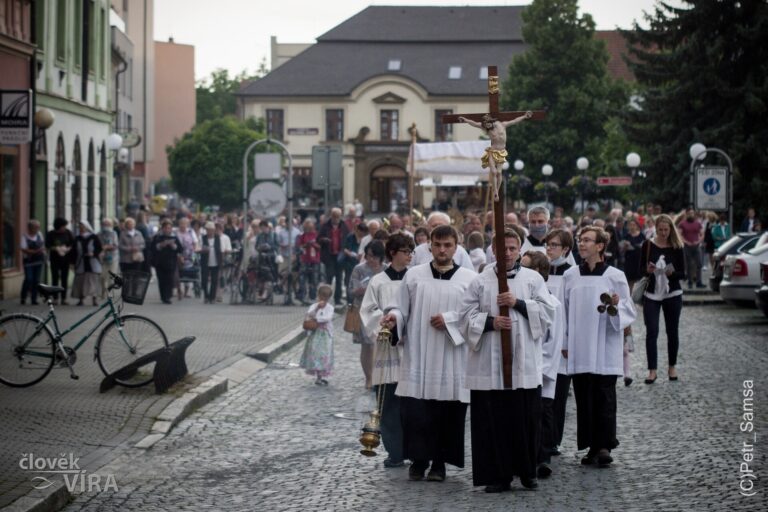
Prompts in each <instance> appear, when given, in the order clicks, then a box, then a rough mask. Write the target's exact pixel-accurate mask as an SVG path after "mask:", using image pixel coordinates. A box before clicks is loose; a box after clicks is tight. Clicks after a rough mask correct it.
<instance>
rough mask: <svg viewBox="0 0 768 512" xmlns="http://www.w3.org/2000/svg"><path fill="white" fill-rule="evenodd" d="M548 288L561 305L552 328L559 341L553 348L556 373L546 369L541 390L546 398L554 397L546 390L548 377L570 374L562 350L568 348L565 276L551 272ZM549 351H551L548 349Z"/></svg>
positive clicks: (554, 377)
mask: <svg viewBox="0 0 768 512" xmlns="http://www.w3.org/2000/svg"><path fill="white" fill-rule="evenodd" d="M547 289H549V292H550V293H551V294H552V295H554V296H555V298H556V299H557V300H558V301H559V302H560V307H558V308H557V314H556V315H555V323H554V324H553V325H552V330H551V333H552V335H553V336H555V337H556V338H557V339H556V340H555V342H556V343H557V347H555V346H553V348H552V356H553V359H552V363H553V366H554V374H550V373H548V372H546V371H545V377H544V378H545V382H544V387H543V388H542V390H541V394H542V396H544V397H546V398H552V397H550V396H548V395H547V394H545V392H546V391H548V385H549V384H548V383H547V382H546V379H547V377H549V378H550V379H552V380H553V381H556V380H557V374H558V373H561V374H563V375H568V360H567V359H566V358H564V357H563V354H562V350H565V348H566V342H565V322H566V317H565V279H564V278H563V276H554V275H552V274H550V275H549V278H547ZM558 340H559V341H558ZM547 352H549V351H548V350H547ZM545 366H546V365H545ZM550 370H551V368H550ZM551 385H552V390H551V392H552V393H554V382H552V383H551Z"/></svg>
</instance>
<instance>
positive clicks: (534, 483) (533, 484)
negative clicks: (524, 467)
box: [520, 478, 539, 489]
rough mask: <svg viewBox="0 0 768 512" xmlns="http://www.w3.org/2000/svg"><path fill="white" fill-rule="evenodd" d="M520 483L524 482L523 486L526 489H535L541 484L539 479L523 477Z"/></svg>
mask: <svg viewBox="0 0 768 512" xmlns="http://www.w3.org/2000/svg"><path fill="white" fill-rule="evenodd" d="M520 483H521V484H523V487H525V488H526V489H535V488H537V487H538V486H539V481H538V480H536V479H535V478H521V479H520Z"/></svg>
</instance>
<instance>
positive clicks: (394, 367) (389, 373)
mask: <svg viewBox="0 0 768 512" xmlns="http://www.w3.org/2000/svg"><path fill="white" fill-rule="evenodd" d="M402 284H403V281H402V280H400V281H393V280H392V279H391V278H390V277H389V275H387V273H386V272H379V273H378V274H376V275H375V276H373V277H372V278H371V282H370V283H369V284H368V288H366V290H365V295H364V296H363V302H362V303H361V304H360V320H361V321H362V324H363V333H364V335H365V336H366V337H367V338H368V339H369V340H370V341H371V343H374V344H375V348H374V354H373V375H372V376H371V382H372V383H373V384H374V385H376V384H389V383H392V382H397V379H398V377H399V375H400V360H401V359H402V355H403V354H402V353H403V344H402V343H398V345H397V346H396V347H393V346H392V345H391V344H386V346H383V345H385V344H382V343H378V342H377V341H376V338H377V337H378V334H379V331H380V330H381V325H380V324H379V322H380V321H381V317H382V316H384V311H383V310H384V308H385V307H386V305H387V304H390V303H392V301H393V299H394V298H395V296H396V295H397V294H398V292H399V291H400V285H402Z"/></svg>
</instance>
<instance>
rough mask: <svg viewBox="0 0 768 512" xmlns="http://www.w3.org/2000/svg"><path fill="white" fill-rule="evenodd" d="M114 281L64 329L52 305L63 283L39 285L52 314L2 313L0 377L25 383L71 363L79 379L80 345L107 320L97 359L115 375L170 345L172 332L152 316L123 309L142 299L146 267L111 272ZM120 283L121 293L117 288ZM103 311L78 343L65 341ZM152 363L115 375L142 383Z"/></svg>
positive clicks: (121, 381) (5, 381) (19, 384)
mask: <svg viewBox="0 0 768 512" xmlns="http://www.w3.org/2000/svg"><path fill="white" fill-rule="evenodd" d="M110 276H111V277H112V284H111V285H110V286H109V288H108V290H109V293H108V295H107V299H106V300H105V301H104V302H103V303H102V304H101V305H100V306H99V307H98V309H96V310H95V311H92V312H91V313H88V314H87V315H86V316H85V317H83V318H81V319H80V320H79V321H77V322H76V323H74V324H73V325H71V326H70V327H67V328H66V329H65V330H63V331H62V330H60V328H59V323H58V321H57V318H56V311H55V309H54V307H53V300H52V298H53V297H56V296H57V294H59V293H61V292H63V291H64V289H63V288H61V287H59V286H48V285H44V284H41V285H38V290H39V292H40V294H41V295H42V296H43V297H44V298H45V300H46V303H47V304H48V315H47V316H46V317H45V318H40V317H38V316H35V315H31V314H27V313H13V314H10V315H5V316H3V317H0V382H2V383H3V384H6V385H8V386H13V387H27V386H31V385H33V384H36V383H38V382H40V381H41V380H43V379H44V378H45V377H46V376H47V375H48V374H49V373H50V371H51V369H53V367H54V366H57V367H59V368H69V372H70V378H72V379H78V378H79V377H78V375H77V374H76V373H75V371H74V368H73V366H74V364H75V362H76V361H77V350H78V349H79V348H80V347H82V346H83V344H84V343H85V342H86V341H87V340H88V339H89V338H90V337H91V335H93V333H95V332H96V330H97V329H98V328H99V327H101V326H102V325H104V324H105V323H106V325H105V326H104V328H103V329H102V330H101V333H100V334H99V338H98V340H97V341H96V346H95V353H94V359H96V361H97V362H98V364H99V368H101V371H102V372H104V375H107V376H109V375H111V374H113V373H115V372H116V371H117V370H119V369H121V368H123V367H125V366H127V365H128V364H130V363H132V362H133V361H135V360H136V359H138V358H140V357H142V356H144V355H146V354H148V353H150V352H152V351H155V350H157V349H160V348H167V347H168V338H167V337H166V335H165V333H164V332H163V330H162V329H161V328H160V326H159V325H157V324H156V323H155V322H154V321H153V320H150V319H149V318H146V317H144V316H141V315H136V314H125V315H123V314H121V313H122V309H123V303H124V302H127V303H131V304H142V303H143V302H144V296H145V295H146V292H147V286H148V285H149V275H148V274H146V273H144V272H126V273H125V274H124V275H123V276H118V275H115V274H113V273H111V272H110ZM120 289H122V294H121V296H120V297H119V298H113V292H114V291H115V290H120ZM99 312H104V316H103V317H102V318H101V320H99V322H98V323H97V324H96V325H95V326H93V328H91V329H90V330H89V331H88V332H87V333H86V334H85V335H84V336H83V337H82V338H81V339H80V340H79V341H78V342H77V344H76V345H75V346H74V347H69V346H65V345H64V337H65V336H66V335H67V334H69V333H71V332H72V331H73V330H75V329H77V328H78V327H79V326H80V325H82V324H83V323H84V322H86V321H88V320H89V319H90V318H92V317H94V316H96V315H97V314H98V313H99ZM153 369H154V363H150V364H148V365H145V366H142V367H141V368H140V369H138V370H136V371H135V372H134V373H133V374H132V375H121V377H120V378H119V379H117V380H116V382H117V383H118V384H120V385H121V386H125V387H139V386H143V385H145V384H148V383H150V382H152V379H153V377H152V370H153Z"/></svg>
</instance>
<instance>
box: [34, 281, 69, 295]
mask: <svg viewBox="0 0 768 512" xmlns="http://www.w3.org/2000/svg"><path fill="white" fill-rule="evenodd" d="M37 291H39V292H40V295H42V296H43V297H46V298H47V297H50V296H51V295H56V294H57V293H62V292H63V291H64V288H62V287H61V286H50V285H47V284H39V285H37Z"/></svg>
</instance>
